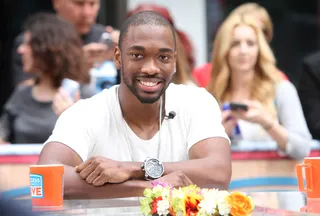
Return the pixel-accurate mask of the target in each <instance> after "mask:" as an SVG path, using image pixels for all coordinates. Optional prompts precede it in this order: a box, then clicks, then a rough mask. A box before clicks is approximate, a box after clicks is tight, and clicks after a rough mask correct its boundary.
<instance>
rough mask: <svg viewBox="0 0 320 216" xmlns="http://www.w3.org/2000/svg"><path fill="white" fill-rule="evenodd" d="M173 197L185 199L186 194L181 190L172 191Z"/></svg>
mask: <svg viewBox="0 0 320 216" xmlns="http://www.w3.org/2000/svg"><path fill="white" fill-rule="evenodd" d="M172 197H174V198H178V199H184V193H183V191H182V189H181V188H179V189H175V190H173V191H172Z"/></svg>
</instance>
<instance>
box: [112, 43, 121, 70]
mask: <svg viewBox="0 0 320 216" xmlns="http://www.w3.org/2000/svg"><path fill="white" fill-rule="evenodd" d="M113 61H114V64H115V66H116V68H117V70H120V69H121V51H120V48H119V47H118V46H116V47H115V48H114V53H113Z"/></svg>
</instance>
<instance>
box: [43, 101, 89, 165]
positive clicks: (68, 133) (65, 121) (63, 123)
mask: <svg viewBox="0 0 320 216" xmlns="http://www.w3.org/2000/svg"><path fill="white" fill-rule="evenodd" d="M88 105H89V104H88V102H87V101H85V100H80V101H78V102H77V103H76V104H74V105H73V106H71V107H70V108H69V109H67V110H66V111H65V112H63V113H62V114H61V115H60V117H59V118H58V120H57V122H56V125H55V127H54V129H53V132H52V134H51V136H50V137H49V139H48V140H47V141H46V142H45V143H44V145H46V144H47V143H49V142H59V143H62V144H64V145H66V146H68V147H70V148H71V149H73V150H74V151H75V152H76V153H77V154H78V155H79V156H80V157H81V159H82V161H85V160H87V158H88V155H89V153H90V152H91V150H92V148H93V146H94V139H93V133H92V129H90V127H89V125H90V121H89V117H88V115H86V110H87V106H88Z"/></svg>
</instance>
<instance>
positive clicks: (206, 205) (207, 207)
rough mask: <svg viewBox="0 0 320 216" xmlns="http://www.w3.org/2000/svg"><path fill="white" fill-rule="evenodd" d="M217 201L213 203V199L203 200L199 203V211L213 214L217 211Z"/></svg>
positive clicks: (202, 213) (201, 213)
mask: <svg viewBox="0 0 320 216" xmlns="http://www.w3.org/2000/svg"><path fill="white" fill-rule="evenodd" d="M216 206H217V204H216V203H212V202H211V200H202V201H201V202H200V203H199V207H200V208H201V209H200V211H199V215H213V214H215V213H216Z"/></svg>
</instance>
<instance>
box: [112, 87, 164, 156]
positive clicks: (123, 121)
mask: <svg viewBox="0 0 320 216" xmlns="http://www.w3.org/2000/svg"><path fill="white" fill-rule="evenodd" d="M116 96H117V99H118V102H119V106H120V111H121V118H122V128H123V131H124V136H125V140H126V143H127V146H128V149H129V154H130V158H131V161H134V160H133V152H132V147H131V144H130V142H129V136H128V127H130V126H129V125H128V124H127V123H126V121H125V119H124V116H123V113H122V108H121V103H120V97H119V86H118V87H117V90H116ZM161 122H162V96H161V97H160V107H159V142H158V148H157V159H159V157H160V146H161V134H162V133H161V132H162V130H161V129H162V127H161Z"/></svg>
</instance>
